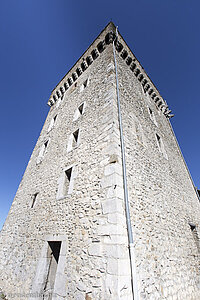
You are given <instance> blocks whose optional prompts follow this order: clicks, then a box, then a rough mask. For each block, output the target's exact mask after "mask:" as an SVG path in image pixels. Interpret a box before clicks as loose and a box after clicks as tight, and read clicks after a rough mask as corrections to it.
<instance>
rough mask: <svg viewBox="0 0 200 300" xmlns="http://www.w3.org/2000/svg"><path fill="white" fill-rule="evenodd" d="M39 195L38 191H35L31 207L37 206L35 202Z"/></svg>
mask: <svg viewBox="0 0 200 300" xmlns="http://www.w3.org/2000/svg"><path fill="white" fill-rule="evenodd" d="M37 195H38V193H35V194H34V195H33V199H32V204H31V208H33V207H34V206H35V202H36V199H37Z"/></svg>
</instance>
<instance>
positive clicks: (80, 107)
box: [78, 103, 84, 115]
mask: <svg viewBox="0 0 200 300" xmlns="http://www.w3.org/2000/svg"><path fill="white" fill-rule="evenodd" d="M83 107H84V103H82V104H81V105H80V106H79V107H78V110H79V112H80V114H81V115H82V114H83Z"/></svg>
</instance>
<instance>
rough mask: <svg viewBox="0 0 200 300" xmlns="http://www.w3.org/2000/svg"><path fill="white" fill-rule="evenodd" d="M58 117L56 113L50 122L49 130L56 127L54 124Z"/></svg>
mask: <svg viewBox="0 0 200 300" xmlns="http://www.w3.org/2000/svg"><path fill="white" fill-rule="evenodd" d="M56 119H57V115H55V116H54V117H53V118H52V119H51V122H50V124H49V128H48V132H49V131H51V129H52V128H53V127H54V124H55V122H56Z"/></svg>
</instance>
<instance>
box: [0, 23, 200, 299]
mask: <svg viewBox="0 0 200 300" xmlns="http://www.w3.org/2000/svg"><path fill="white" fill-rule="evenodd" d="M115 31H116V28H115V26H114V24H113V23H109V24H108V25H107V26H106V27H105V29H104V30H103V31H102V32H101V33H100V35H99V36H98V37H97V39H96V40H95V41H94V42H93V43H92V44H91V46H90V47H89V48H88V49H87V50H86V52H85V53H84V54H83V55H82V56H81V58H80V59H79V60H78V61H77V62H76V64H75V65H74V66H73V67H72V69H71V70H70V71H69V72H68V73H67V74H66V75H65V76H64V78H63V79H62V80H61V81H60V83H59V84H58V85H57V86H56V88H55V89H54V90H53V92H52V94H51V96H50V99H49V101H48V104H49V106H50V111H49V114H48V116H47V119H46V121H45V123H44V127H43V129H42V131H41V134H40V136H39V139H38V141H37V143H36V146H35V149H34V150H33V153H32V155H31V158H30V161H29V163H28V166H27V168H26V171H25V173H24V176H23V179H22V181H21V183H20V185H19V188H18V191H17V193H16V196H15V198H14V201H13V204H12V206H11V209H10V211H9V214H8V217H7V219H6V222H5V224H4V226H3V229H2V231H1V233H0V291H1V290H2V292H3V294H4V295H5V296H6V298H7V299H8V300H9V299H17V300H18V299H68V300H85V299H86V300H100V299H101V300H107V299H111V300H119V299H120V300H121V299H122V300H131V299H133V291H132V281H133V278H136V281H137V289H138V299H141V300H143V299H146V300H158V299H159V300H160V299H168V300H176V299H177V300H178V299H180V300H184V299H185V300H198V299H200V275H199V262H200V243H199V236H200V231H199V226H200V224H199V217H200V203H199V198H198V196H197V193H196V190H195V188H194V185H193V182H192V179H191V176H190V174H189V171H188V169H187V166H186V164H185V162H184V159H183V157H182V154H181V151H180V149H179V146H178V144H177V141H176V137H175V135H174V133H173V130H172V127H171V125H170V121H169V119H170V118H171V117H172V116H173V115H172V114H171V111H170V109H169V108H168V105H167V103H166V101H165V100H164V99H163V98H162V97H161V95H160V94H159V92H158V90H157V89H156V87H155V86H154V84H153V83H152V82H151V80H150V78H149V77H148V76H147V74H146V73H145V71H144V69H143V68H142V67H141V65H140V63H139V62H138V61H137V59H136V57H135V56H134V54H133V53H132V52H131V50H130V49H129V48H128V46H127V44H126V43H125V41H124V40H123V38H122V36H121V35H120V34H119V36H118V39H116V35H115ZM113 40H114V43H115V49H116V61H117V68H118V80H119V94H120V101H121V110H122V125H123V132H124V142H125V155H126V167H127V183H128V193H129V205H130V213H131V224H132V231H133V236H134V256H135V261H134V263H135V272H132V271H131V264H130V256H129V241H128V235H127V223H126V214H125V204H124V187H123V173H122V153H121V147H120V146H121V140H120V131H119V121H118V107H117V92H116V90H117V89H116V72H115V64H114V56H113V45H112V43H113ZM135 300H137V299H135Z"/></svg>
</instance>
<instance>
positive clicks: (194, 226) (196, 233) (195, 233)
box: [189, 223, 200, 253]
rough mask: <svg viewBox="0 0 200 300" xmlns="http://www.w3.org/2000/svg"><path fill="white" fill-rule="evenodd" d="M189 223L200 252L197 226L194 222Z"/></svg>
mask: <svg viewBox="0 0 200 300" xmlns="http://www.w3.org/2000/svg"><path fill="white" fill-rule="evenodd" d="M189 225H190V229H191V231H192V235H193V238H194V241H195V244H196V246H197V250H198V252H199V253H200V241H199V236H198V232H197V227H196V225H195V224H193V223H189Z"/></svg>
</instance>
